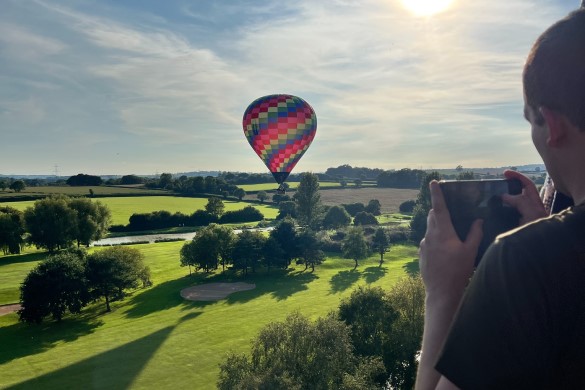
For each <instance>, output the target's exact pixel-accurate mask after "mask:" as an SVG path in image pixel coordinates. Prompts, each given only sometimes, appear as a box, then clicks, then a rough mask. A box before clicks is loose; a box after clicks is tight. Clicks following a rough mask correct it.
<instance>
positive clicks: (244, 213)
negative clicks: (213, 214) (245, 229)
mask: <svg viewBox="0 0 585 390" xmlns="http://www.w3.org/2000/svg"><path fill="white" fill-rule="evenodd" d="M263 219H264V215H263V214H262V213H261V212H260V210H258V209H256V208H254V207H252V206H246V207H244V208H243V209H241V210H236V211H227V212H226V213H224V214H223V215H222V216H221V218H220V219H219V223H239V222H255V221H262V220H263Z"/></svg>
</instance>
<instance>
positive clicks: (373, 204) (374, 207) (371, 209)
mask: <svg viewBox="0 0 585 390" xmlns="http://www.w3.org/2000/svg"><path fill="white" fill-rule="evenodd" d="M364 211H366V212H368V213H370V214H373V215H381V214H382V205H381V204H380V201H379V200H378V199H371V200H370V201H369V202H368V205H367V206H366V209H365V210H364Z"/></svg>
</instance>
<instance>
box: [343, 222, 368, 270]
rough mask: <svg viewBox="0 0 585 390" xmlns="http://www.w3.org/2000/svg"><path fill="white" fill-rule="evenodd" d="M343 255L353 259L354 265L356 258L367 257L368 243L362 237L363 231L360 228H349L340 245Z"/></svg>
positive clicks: (356, 262) (356, 264)
mask: <svg viewBox="0 0 585 390" xmlns="http://www.w3.org/2000/svg"><path fill="white" fill-rule="evenodd" d="M341 249H342V251H343V257H345V258H346V259H353V260H354V261H355V266H354V267H353V269H356V268H357V267H358V265H359V264H358V260H362V259H365V258H366V257H368V244H367V242H366V238H365V237H364V231H363V230H362V229H361V228H357V227H356V228H351V229H350V230H349V232H348V233H347V236H345V238H344V240H343V245H342V248H341Z"/></svg>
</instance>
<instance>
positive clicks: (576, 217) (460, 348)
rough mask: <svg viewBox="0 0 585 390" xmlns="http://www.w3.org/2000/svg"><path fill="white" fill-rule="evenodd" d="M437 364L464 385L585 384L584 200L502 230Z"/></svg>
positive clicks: (565, 386)
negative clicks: (550, 215) (521, 225)
mask: <svg viewBox="0 0 585 390" xmlns="http://www.w3.org/2000/svg"><path fill="white" fill-rule="evenodd" d="M436 368H437V370H438V371H439V372H441V373H442V374H443V375H444V376H445V377H447V378H448V379H449V380H450V381H451V382H453V383H454V384H456V385H457V386H459V387H460V388H462V389H585V207H584V206H580V207H575V208H571V209H568V210H566V211H564V212H562V213H561V214H558V215H555V216H552V217H550V218H546V219H544V220H540V221H538V222H535V223H532V224H530V225H527V226H524V227H522V228H519V229H517V230H515V231H513V232H510V233H507V234H505V235H502V236H500V237H499V238H498V239H497V240H496V242H495V243H494V244H493V245H492V246H491V247H490V248H489V249H488V251H487V252H486V254H485V256H484V258H483V259H482V261H481V263H480V266H479V267H478V269H477V271H476V273H475V275H474V276H473V278H472V280H471V283H470V285H469V287H468V289H467V291H466V293H465V296H464V299H463V302H462V304H461V306H460V308H459V312H458V314H457V316H456V318H455V320H454V322H453V324H452V326H451V331H450V334H449V336H448V338H447V340H446V342H445V345H444V347H443V351H442V354H441V356H440V358H439V361H438V362H437V365H436Z"/></svg>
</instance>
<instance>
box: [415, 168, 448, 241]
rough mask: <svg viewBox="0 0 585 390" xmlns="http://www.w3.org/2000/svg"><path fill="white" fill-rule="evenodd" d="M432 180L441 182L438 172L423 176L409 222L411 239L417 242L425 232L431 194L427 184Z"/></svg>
mask: <svg viewBox="0 0 585 390" xmlns="http://www.w3.org/2000/svg"><path fill="white" fill-rule="evenodd" d="M432 180H441V175H440V174H439V172H436V171H434V172H430V173H427V174H425V175H424V176H423V179H422V180H421V184H420V191H419V193H418V197H417V199H416V206H415V207H414V211H413V215H412V220H411V221H410V230H411V236H412V239H413V240H414V241H415V242H419V241H420V240H422V238H423V237H424V236H425V232H426V231H427V215H428V214H429V211H430V210H431V193H430V190H429V183H430V182H431V181H432Z"/></svg>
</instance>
